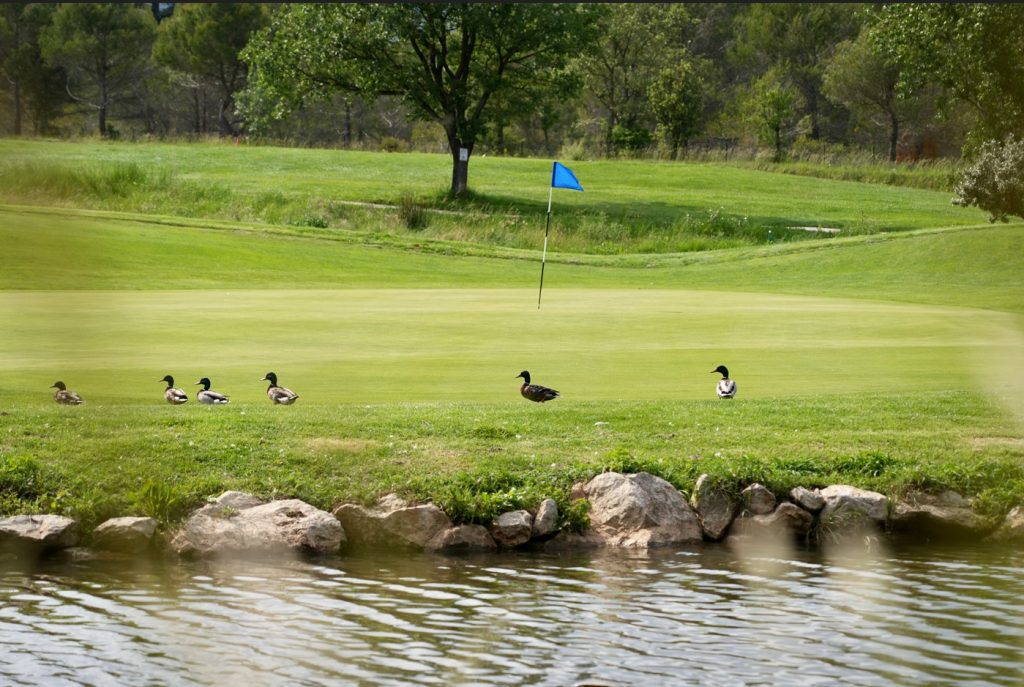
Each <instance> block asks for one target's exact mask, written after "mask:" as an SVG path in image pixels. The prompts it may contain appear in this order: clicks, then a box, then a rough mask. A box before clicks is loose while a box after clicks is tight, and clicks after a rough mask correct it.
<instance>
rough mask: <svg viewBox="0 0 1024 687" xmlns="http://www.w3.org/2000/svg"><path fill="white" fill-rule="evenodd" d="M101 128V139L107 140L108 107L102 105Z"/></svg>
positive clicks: (100, 112)
mask: <svg viewBox="0 0 1024 687" xmlns="http://www.w3.org/2000/svg"><path fill="white" fill-rule="evenodd" d="M99 127H100V137H102V138H106V137H107V106H106V105H100V108H99Z"/></svg>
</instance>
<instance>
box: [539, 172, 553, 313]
mask: <svg viewBox="0 0 1024 687" xmlns="http://www.w3.org/2000/svg"><path fill="white" fill-rule="evenodd" d="M554 192H555V187H554V186H552V187H551V188H550V189H548V217H547V220H546V221H545V222H544V253H543V254H542V255H541V258H540V290H539V291H537V310H540V295H541V294H542V293H544V265H545V264H547V260H548V229H549V228H551V196H552V195H553V194H554Z"/></svg>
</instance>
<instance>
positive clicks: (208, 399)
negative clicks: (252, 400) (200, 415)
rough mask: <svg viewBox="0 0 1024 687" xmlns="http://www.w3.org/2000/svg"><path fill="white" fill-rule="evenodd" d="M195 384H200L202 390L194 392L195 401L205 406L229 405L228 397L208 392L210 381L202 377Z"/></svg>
mask: <svg viewBox="0 0 1024 687" xmlns="http://www.w3.org/2000/svg"><path fill="white" fill-rule="evenodd" d="M196 384H202V385H203V388H202V389H201V390H199V391H198V392H196V400H197V401H199V402H200V403H205V404H206V405H223V404H225V403H230V402H231V401H229V400H228V397H227V396H225V395H224V394H219V393H217V392H216V391H210V379H209V378H208V377H203V378H202V379H200V380H199V381H198V382H196Z"/></svg>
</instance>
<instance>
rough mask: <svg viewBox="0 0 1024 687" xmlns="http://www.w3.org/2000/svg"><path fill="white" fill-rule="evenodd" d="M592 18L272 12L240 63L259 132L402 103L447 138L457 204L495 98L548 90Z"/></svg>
mask: <svg viewBox="0 0 1024 687" xmlns="http://www.w3.org/2000/svg"><path fill="white" fill-rule="evenodd" d="M595 13H596V10H595V8H594V7H591V6H587V5H565V4H563V5H559V4H553V5H545V4H514V3H510V4H477V3H464V4H455V3H453V4H441V3H416V4H412V3H410V4H394V5H373V6H370V5H363V4H339V5H283V6H279V7H278V9H277V11H276V12H274V14H273V17H272V21H271V25H270V26H269V27H268V28H267V29H265V30H263V31H261V32H258V33H257V34H256V35H255V36H254V38H253V40H252V42H250V44H249V46H248V47H247V48H246V49H245V51H244V53H243V59H245V60H246V62H247V63H248V64H249V65H250V67H251V69H252V74H251V75H250V87H249V88H248V89H247V91H248V94H247V96H246V98H245V99H244V101H243V102H244V103H245V107H246V111H247V113H248V114H250V115H251V116H252V117H253V119H254V123H255V124H257V125H258V124H259V123H260V121H261V120H262V121H266V119H267V118H274V117H280V116H282V115H283V114H285V113H286V112H288V111H290V110H291V109H293V108H294V107H296V106H297V105H301V104H303V103H304V102H306V101H308V100H310V99H313V98H324V97H326V96H328V95H329V94H330V93H332V92H335V91H338V90H341V91H347V92H352V93H359V94H362V95H364V96H367V97H372V96H376V95H398V96H401V97H402V98H403V99H404V100H405V101H406V102H407V103H408V104H409V106H410V109H412V110H413V111H414V112H415V113H416V114H417V115H418V116H419V117H422V118H424V119H428V120H430V121H434V122H436V123H438V124H439V125H441V126H442V127H443V128H444V131H445V134H446V136H447V138H448V146H449V148H450V150H451V155H452V184H451V192H452V194H453V195H460V194H462V193H463V192H464V191H465V190H466V189H467V185H468V178H469V158H470V156H471V155H472V153H473V147H474V145H475V144H476V141H477V138H478V137H479V136H480V135H482V134H483V132H484V131H485V129H486V127H487V125H488V124H489V122H490V119H491V116H492V109H491V103H492V100H493V99H494V98H496V97H500V96H501V95H503V94H506V93H510V92H511V93H516V92H518V93H528V92H531V91H535V90H536V89H549V88H552V87H553V84H552V83H551V80H550V78H549V77H550V76H551V75H552V74H553V73H557V72H560V71H562V69H561V68H562V66H563V65H564V63H565V61H566V59H567V57H569V56H571V55H573V54H575V53H577V52H578V51H580V50H583V49H584V48H585V47H586V46H587V45H588V43H589V41H590V40H591V38H592V37H593V35H594V30H595V26H596V25H595V21H594V16H595ZM522 100H528V98H525V99H522Z"/></svg>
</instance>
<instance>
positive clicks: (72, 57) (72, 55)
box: [40, 3, 156, 136]
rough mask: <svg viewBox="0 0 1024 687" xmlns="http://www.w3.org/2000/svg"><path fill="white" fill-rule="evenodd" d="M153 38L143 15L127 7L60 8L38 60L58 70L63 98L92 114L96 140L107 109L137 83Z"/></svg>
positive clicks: (148, 19) (104, 133)
mask: <svg viewBox="0 0 1024 687" xmlns="http://www.w3.org/2000/svg"><path fill="white" fill-rule="evenodd" d="M155 33H156V23H155V21H154V20H153V18H152V16H150V14H149V10H148V9H146V10H144V9H140V8H137V7H135V6H134V5H133V4H129V3H88V4H73V3H65V4H62V5H60V7H59V8H58V9H57V11H56V12H54V15H53V22H52V23H51V24H50V25H49V26H48V27H47V28H46V29H45V30H44V31H43V33H42V36H41V38H40V45H41V47H42V54H43V57H44V59H46V61H47V62H49V63H50V64H53V65H56V66H60V67H62V68H63V69H64V71H65V72H66V74H67V83H66V85H65V87H66V89H67V93H68V95H70V96H71V97H72V98H73V99H74V100H76V101H78V102H79V103H82V104H84V105H86V106H88V107H90V108H92V109H94V110H95V111H96V115H97V126H98V129H99V132H100V135H101V136H107V134H108V128H107V127H108V124H107V118H108V116H109V114H110V109H111V107H113V106H114V105H117V104H119V103H120V102H122V101H123V100H125V99H127V98H129V97H131V96H132V95H133V93H134V90H135V86H136V84H137V83H138V82H139V81H141V80H142V79H143V77H144V74H145V72H146V70H147V68H148V67H149V65H150V52H151V49H152V45H153V39H154V36H155Z"/></svg>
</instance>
